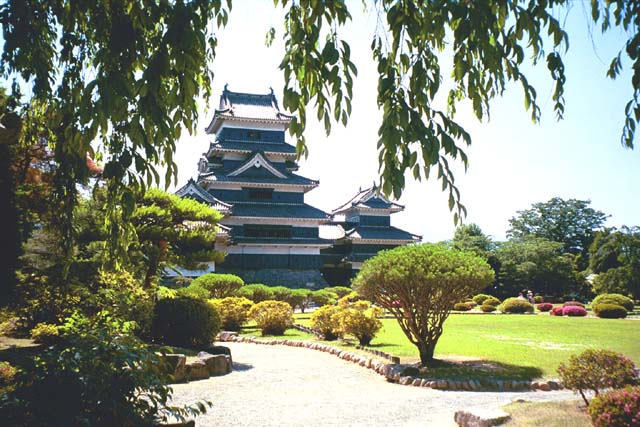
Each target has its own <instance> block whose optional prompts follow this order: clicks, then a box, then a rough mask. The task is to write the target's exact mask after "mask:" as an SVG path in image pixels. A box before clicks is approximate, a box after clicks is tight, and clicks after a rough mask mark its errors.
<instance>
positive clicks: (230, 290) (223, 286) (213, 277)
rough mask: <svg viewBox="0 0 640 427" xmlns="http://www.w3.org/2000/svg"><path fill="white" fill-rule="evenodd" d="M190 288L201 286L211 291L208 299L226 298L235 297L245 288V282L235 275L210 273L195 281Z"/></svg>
mask: <svg viewBox="0 0 640 427" xmlns="http://www.w3.org/2000/svg"><path fill="white" fill-rule="evenodd" d="M189 286H199V287H201V288H204V289H206V290H207V291H209V295H208V296H207V298H214V299H216V298H226V297H230V296H233V295H234V294H235V293H236V291H237V290H238V289H240V288H241V287H242V286H244V281H243V280H242V279H241V278H240V277H238V276H234V275H233V274H218V273H209V274H203V275H202V276H200V277H198V278H196V279H194V281H193V282H191V285H189Z"/></svg>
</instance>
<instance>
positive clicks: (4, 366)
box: [0, 361, 18, 405]
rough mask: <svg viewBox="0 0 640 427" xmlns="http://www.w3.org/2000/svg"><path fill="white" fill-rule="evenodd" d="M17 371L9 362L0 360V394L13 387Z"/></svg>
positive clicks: (7, 391)
mask: <svg viewBox="0 0 640 427" xmlns="http://www.w3.org/2000/svg"><path fill="white" fill-rule="evenodd" d="M17 373H18V370H17V369H16V368H15V367H14V366H12V365H11V363H9V362H5V361H0V396H2V395H3V394H6V393H9V392H10V391H12V390H13V389H14V388H15V387H14V381H15V376H16V374H17ZM0 405H1V403H0Z"/></svg>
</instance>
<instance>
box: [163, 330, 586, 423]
mask: <svg viewBox="0 0 640 427" xmlns="http://www.w3.org/2000/svg"><path fill="white" fill-rule="evenodd" d="M224 345H226V346H228V347H229V348H231V354H232V355H233V362H234V371H233V372H232V373H231V374H229V375H225V376H221V377H213V378H209V379H208V380H202V381H194V382H191V383H188V384H178V385H175V386H173V388H174V400H173V402H174V403H176V404H188V403H193V402H195V401H197V400H201V399H207V400H210V401H211V402H213V405H214V406H213V408H211V409H209V411H208V412H207V414H206V415H203V416H200V417H198V418H197V421H196V425H197V426H199V427H204V426H234V427H235V426H279V427H280V426H323V427H324V426H438V427H440V426H442V427H447V426H455V423H454V422H453V414H454V413H455V411H456V410H458V409H462V408H465V407H470V406H482V407H499V406H502V405H504V404H507V403H509V402H511V401H513V400H515V399H525V400H529V401H548V400H566V399H575V395H574V394H573V393H571V392H568V391H556V392H540V391H537V392H521V393H515V392H502V393H498V392H482V393H478V392H462V391H440V390H433V389H430V388H426V387H411V386H402V385H398V384H392V383H388V382H386V380H385V379H384V377H382V376H380V375H378V374H376V373H374V372H373V371H370V370H368V369H365V368H362V367H360V366H357V365H355V364H353V363H350V362H346V361H344V360H341V359H339V358H337V357H335V356H332V355H330V354H328V353H323V352H320V351H314V350H309V349H305V348H300V347H288V346H278V345H274V346H265V345H256V344H247V343H224Z"/></svg>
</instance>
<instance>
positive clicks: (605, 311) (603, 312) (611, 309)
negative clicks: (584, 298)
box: [593, 304, 627, 319]
mask: <svg viewBox="0 0 640 427" xmlns="http://www.w3.org/2000/svg"><path fill="white" fill-rule="evenodd" d="M593 312H594V313H595V314H596V316H598V317H601V318H603V319H624V318H625V317H627V310H626V309H625V308H624V307H623V306H621V305H617V304H597V305H594V306H593Z"/></svg>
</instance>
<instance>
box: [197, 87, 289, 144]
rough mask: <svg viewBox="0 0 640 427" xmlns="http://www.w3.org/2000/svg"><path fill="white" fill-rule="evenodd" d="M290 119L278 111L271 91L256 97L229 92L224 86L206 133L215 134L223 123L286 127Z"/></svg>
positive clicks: (278, 108)
mask: <svg viewBox="0 0 640 427" xmlns="http://www.w3.org/2000/svg"><path fill="white" fill-rule="evenodd" d="M291 119H293V116H290V115H288V114H285V113H283V112H281V111H280V107H278V100H277V99H276V96H275V94H274V93H273V89H271V92H270V93H268V94H266V95H258V94H252V93H242V92H231V91H230V90H228V89H227V85H225V87H224V91H223V92H222V95H221V96H220V105H219V107H218V109H217V110H216V111H215V113H214V115H213V119H212V120H211V123H210V124H209V126H207V133H215V132H217V131H218V129H219V128H220V126H221V125H222V123H223V122H224V121H240V122H247V121H248V122H261V123H281V124H283V125H285V127H286V126H288V125H289V122H290V121H291Z"/></svg>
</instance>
